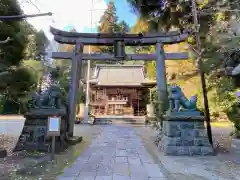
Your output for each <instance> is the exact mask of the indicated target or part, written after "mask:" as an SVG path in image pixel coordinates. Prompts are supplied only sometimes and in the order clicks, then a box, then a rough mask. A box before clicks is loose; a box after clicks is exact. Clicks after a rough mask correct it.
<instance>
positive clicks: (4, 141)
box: [0, 134, 18, 155]
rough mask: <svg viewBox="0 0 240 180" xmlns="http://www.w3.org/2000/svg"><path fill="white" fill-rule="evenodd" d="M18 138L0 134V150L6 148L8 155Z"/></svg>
mask: <svg viewBox="0 0 240 180" xmlns="http://www.w3.org/2000/svg"><path fill="white" fill-rule="evenodd" d="M17 141H18V138H17V137H16V136H10V135H6V134H0V150H4V149H6V150H7V152H8V155H11V154H12V150H13V148H14V147H15V145H16V143H17Z"/></svg>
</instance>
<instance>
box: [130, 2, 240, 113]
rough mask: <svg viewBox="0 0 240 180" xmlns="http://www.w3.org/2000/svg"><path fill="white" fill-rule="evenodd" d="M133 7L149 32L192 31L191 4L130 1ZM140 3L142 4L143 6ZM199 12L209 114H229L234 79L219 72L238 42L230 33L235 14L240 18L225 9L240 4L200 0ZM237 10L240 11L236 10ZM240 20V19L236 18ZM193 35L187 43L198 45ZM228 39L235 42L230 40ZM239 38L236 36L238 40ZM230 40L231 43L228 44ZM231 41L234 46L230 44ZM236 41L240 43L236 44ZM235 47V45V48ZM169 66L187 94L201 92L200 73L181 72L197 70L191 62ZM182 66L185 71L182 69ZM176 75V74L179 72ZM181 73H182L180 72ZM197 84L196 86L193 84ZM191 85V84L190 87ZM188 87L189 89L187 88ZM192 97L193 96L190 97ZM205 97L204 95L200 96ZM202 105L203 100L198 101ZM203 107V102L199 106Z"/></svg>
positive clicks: (233, 91)
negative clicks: (188, 92)
mask: <svg viewBox="0 0 240 180" xmlns="http://www.w3.org/2000/svg"><path fill="white" fill-rule="evenodd" d="M128 2H129V3H130V4H131V5H132V7H133V9H134V10H135V12H136V13H138V14H140V19H141V20H144V21H145V22H147V23H148V26H149V27H148V31H150V32H151V31H165V32H166V31H170V30H171V28H173V27H174V28H176V29H178V30H180V31H182V30H183V29H193V17H192V15H191V1H190V0H188V1H180V0H179V1H175V0H166V1H165V3H164V5H163V4H161V3H159V2H160V1H159V0H148V1H138V0H128ZM140 2H141V4H140ZM197 6H198V12H200V15H199V16H198V17H199V24H200V27H199V28H200V29H199V30H200V33H199V34H200V37H201V43H202V47H204V48H205V51H204V54H203V60H204V61H203V62H204V68H203V70H204V71H205V73H206V79H207V85H208V90H209V93H208V95H209V100H210V111H211V113H212V114H214V113H216V114H219V112H228V111H229V110H230V109H231V107H232V105H233V104H234V102H235V100H234V99H236V98H235V90H236V86H235V85H234V83H233V80H232V78H230V77H227V76H225V75H224V74H222V75H220V74H219V71H220V70H221V69H222V67H223V66H224V58H225V57H224V56H223V53H221V52H224V51H228V49H231V48H232V47H234V46H233V44H234V43H233V40H234V39H235V38H234V37H233V36H232V35H231V33H229V32H231V31H232V28H229V27H231V23H230V22H231V21H232V20H231V17H232V15H233V14H235V16H239V15H238V14H237V15H236V13H232V12H231V13H230V12H229V11H227V10H226V9H234V8H236V7H237V6H238V1H224V0H217V1H205V0H204V1H197ZM237 9H238V8H237ZM237 19H239V17H238V18H237ZM193 35H194V34H190V35H189V38H188V43H190V44H192V45H193V47H194V46H195V40H194V37H193ZM229 37H231V39H232V38H233V39H232V40H230V41H229ZM236 38H237V37H236ZM227 41H228V43H227ZM229 42H231V43H229ZM235 42H238V40H237V41H235ZM235 46H236V45H235ZM169 63H171V62H166V64H167V69H168V70H167V73H168V74H167V75H168V76H169V75H170V74H171V73H175V75H176V74H177V76H175V77H177V78H175V81H174V82H175V83H177V84H179V85H181V86H184V87H185V88H183V89H184V90H185V91H189V89H191V88H188V87H189V85H190V84H191V83H192V85H198V86H197V87H196V93H198V94H200V93H201V88H200V86H199V84H200V81H199V76H198V74H196V73H195V74H194V73H192V74H191V75H186V73H184V72H182V71H180V69H184V70H185V72H187V71H188V72H189V71H193V72H194V71H195V72H196V70H194V69H195V67H194V66H192V65H191V64H190V62H183V61H182V62H181V63H180V62H179V61H176V62H174V63H172V65H174V66H175V67H171V68H170V66H169ZM183 66H184V67H185V68H183ZM186 67H187V68H186ZM176 72H177V73H176ZM178 72H179V73H178ZM193 83H194V84H193ZM187 84H188V85H187ZM187 86H188V87H187ZM188 95H190V94H188ZM199 97H202V96H199ZM199 100H200V102H201V101H202V99H199ZM200 105H201V106H200V107H202V102H201V104H200Z"/></svg>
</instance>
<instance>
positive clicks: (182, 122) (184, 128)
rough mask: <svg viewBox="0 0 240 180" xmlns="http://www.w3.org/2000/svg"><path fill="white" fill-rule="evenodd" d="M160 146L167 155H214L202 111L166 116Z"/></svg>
mask: <svg viewBox="0 0 240 180" xmlns="http://www.w3.org/2000/svg"><path fill="white" fill-rule="evenodd" d="M158 146H159V148H160V149H161V150H162V151H163V152H164V154H165V155H174V156H177V155H185V156H194V155H202V156H204V155H213V148H212V146H211V144H210V143H209V140H208V136H207V131H206V129H205V127H204V116H201V114H200V112H199V113H198V112H192V113H186V114H184V113H182V114H180V113H179V114H171V115H168V116H166V117H165V120H164V121H163V133H162V138H161V141H160V142H159V144H158Z"/></svg>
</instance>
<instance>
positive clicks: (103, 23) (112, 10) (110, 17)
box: [94, 1, 130, 64]
mask: <svg viewBox="0 0 240 180" xmlns="http://www.w3.org/2000/svg"><path fill="white" fill-rule="evenodd" d="M99 24H100V25H99V27H98V32H101V33H119V32H121V33H127V32H128V31H129V30H130V28H129V25H128V24H127V23H126V22H125V21H120V22H118V17H117V14H116V7H115V4H114V2H113V1H110V2H109V4H108V8H107V9H106V10H105V12H104V14H103V16H102V17H101V19H100V21H99ZM97 49H99V51H100V52H102V53H111V54H113V53H114V48H113V46H107V47H100V48H99V47H98V48H97ZM94 63H96V64H103V63H104V64H106V62H105V61H100V62H99V61H97V62H94ZM107 63H109V64H112V63H118V62H116V61H114V62H107Z"/></svg>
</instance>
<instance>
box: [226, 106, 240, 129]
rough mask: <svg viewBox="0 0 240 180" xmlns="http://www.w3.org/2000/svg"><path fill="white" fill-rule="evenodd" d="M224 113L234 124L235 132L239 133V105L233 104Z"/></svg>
mask: <svg viewBox="0 0 240 180" xmlns="http://www.w3.org/2000/svg"><path fill="white" fill-rule="evenodd" d="M226 113H227V116H228V119H229V120H230V121H231V122H233V123H234V128H235V130H236V132H240V104H239V103H235V104H234V105H233V106H232V107H231V108H229V109H228V111H227V112H226Z"/></svg>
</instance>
